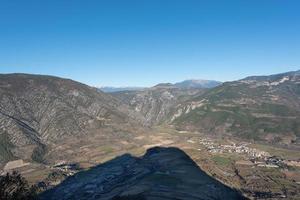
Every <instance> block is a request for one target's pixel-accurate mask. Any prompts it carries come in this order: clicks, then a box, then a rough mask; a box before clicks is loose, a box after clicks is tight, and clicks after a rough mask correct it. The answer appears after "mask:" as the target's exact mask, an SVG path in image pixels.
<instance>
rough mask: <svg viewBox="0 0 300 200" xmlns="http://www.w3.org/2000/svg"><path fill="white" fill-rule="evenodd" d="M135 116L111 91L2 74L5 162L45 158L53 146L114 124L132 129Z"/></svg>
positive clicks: (1, 156) (0, 133)
mask: <svg viewBox="0 0 300 200" xmlns="http://www.w3.org/2000/svg"><path fill="white" fill-rule="evenodd" d="M131 114H132V115H131ZM134 115H135V114H134V113H132V112H131V111H129V110H128V109H127V107H126V106H124V105H122V104H121V103H120V102H119V101H118V100H116V99H114V98H113V97H111V96H110V95H107V94H105V93H102V92H99V91H97V90H96V89H94V88H91V87H89V86H87V85H84V84H81V83H78V82H75V81H72V80H69V79H62V78H58V77H52V76H41V75H28V74H7V75H0V138H1V140H0V141H1V142H0V151H1V152H0V163H2V164H3V163H4V162H6V161H8V160H12V159H16V158H22V159H27V160H31V159H33V160H35V161H38V162H43V161H44V160H43V155H44V154H45V153H46V151H47V149H48V146H49V145H50V144H54V143H56V142H57V141H60V142H61V141H63V140H64V139H69V138H72V137H77V136H84V137H85V135H88V134H89V133H93V132H95V131H96V130H103V131H104V130H105V129H108V128H109V127H110V129H111V128H118V129H123V130H128V129H129V128H130V127H135V126H136V124H137V123H136V122H134V121H136V120H133V118H134ZM129 116H132V117H129ZM102 134H103V133H102Z"/></svg>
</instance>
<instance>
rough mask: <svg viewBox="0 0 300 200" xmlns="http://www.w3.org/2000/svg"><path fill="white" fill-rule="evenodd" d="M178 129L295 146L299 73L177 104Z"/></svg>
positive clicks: (242, 83)
mask: <svg viewBox="0 0 300 200" xmlns="http://www.w3.org/2000/svg"><path fill="white" fill-rule="evenodd" d="M170 122H171V123H172V124H174V125H176V126H177V127H178V128H179V129H188V130H197V131H201V132H206V133H209V134H221V135H223V134H228V135H231V134H233V135H235V136H238V137H241V138H248V139H255V140H264V141H269V142H279V143H287V144H289V143H292V142H297V140H298V138H299V136H300V125H299V124H300V71H296V72H288V73H284V74H277V75H271V76H256V77H248V78H245V79H242V80H239V81H234V82H227V83H224V84H222V85H221V86H218V87H216V88H213V89H211V90H209V91H207V92H206V93H204V94H201V95H198V96H197V97H194V98H192V99H190V100H187V101H186V102H184V103H182V104H180V105H177V108H176V111H175V112H174V113H173V114H172V116H171V118H170Z"/></svg>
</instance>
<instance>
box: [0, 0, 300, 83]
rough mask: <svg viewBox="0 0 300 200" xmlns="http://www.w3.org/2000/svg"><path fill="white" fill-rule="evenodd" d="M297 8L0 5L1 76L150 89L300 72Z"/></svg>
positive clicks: (271, 1) (192, 3) (260, 4)
mask: <svg viewBox="0 0 300 200" xmlns="http://www.w3.org/2000/svg"><path fill="white" fill-rule="evenodd" d="M299 8H300V2H299V1H296V0H289V1H279V0H265V1H259V0H254V1H237V0H230V1H196V0H188V1H182V0H181V1H180V0H172V1H171V0H169V1H168V0H167V1H163V2H162V1H159V0H153V1H146V0H140V1H136V0H129V1H126V3H125V1H122V0H115V1H109V2H108V1H107V2H104V1H89V2H85V4H83V1H77V0H76V1H72V2H71V1H61V0H60V1H58V0H53V1H47V2H45V1H43V2H41V1H38V0H29V1H20V0H19V1H17V0H11V1H2V2H1V4H0V27H1V31H0V44H1V45H0V73H33V74H47V75H55V76H60V77H66V78H71V79H74V80H77V81H80V82H84V83H86V84H89V85H92V86H116V87H118V86H142V87H148V86H153V85H156V84H158V83H161V82H171V83H175V82H180V81H183V80H186V79H209V80H217V81H230V80H237V79H241V78H244V77H246V76H250V75H265V74H266V75H268V74H276V73H281V72H286V71H294V70H299V68H300V38H299V35H300V23H299V21H300V13H299Z"/></svg>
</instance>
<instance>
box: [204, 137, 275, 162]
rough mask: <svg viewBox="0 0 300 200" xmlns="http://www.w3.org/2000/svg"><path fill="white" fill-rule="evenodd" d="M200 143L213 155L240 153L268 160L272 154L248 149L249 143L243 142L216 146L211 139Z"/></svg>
mask: <svg viewBox="0 0 300 200" xmlns="http://www.w3.org/2000/svg"><path fill="white" fill-rule="evenodd" d="M199 143H200V144H202V145H204V146H205V148H206V150H208V151H209V152H211V153H238V154H247V155H249V157H253V158H266V157H270V154H269V153H268V152H265V151H260V150H258V149H255V148H251V147H248V145H249V143H246V142H243V143H240V144H238V145H237V144H235V143H231V144H224V145H223V144H216V143H214V142H213V141H212V140H210V139H200V140H199Z"/></svg>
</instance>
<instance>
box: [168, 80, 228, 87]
mask: <svg viewBox="0 0 300 200" xmlns="http://www.w3.org/2000/svg"><path fill="white" fill-rule="evenodd" d="M221 84H222V82H220V81H215V80H203V79H189V80H185V81H182V82H178V83H175V84H174V85H175V86H176V87H180V88H213V87H216V86H219V85H221Z"/></svg>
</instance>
